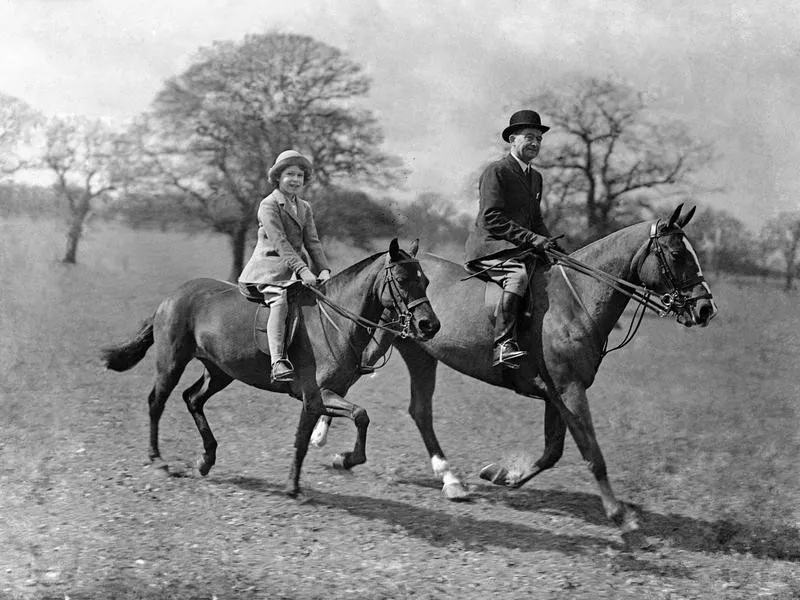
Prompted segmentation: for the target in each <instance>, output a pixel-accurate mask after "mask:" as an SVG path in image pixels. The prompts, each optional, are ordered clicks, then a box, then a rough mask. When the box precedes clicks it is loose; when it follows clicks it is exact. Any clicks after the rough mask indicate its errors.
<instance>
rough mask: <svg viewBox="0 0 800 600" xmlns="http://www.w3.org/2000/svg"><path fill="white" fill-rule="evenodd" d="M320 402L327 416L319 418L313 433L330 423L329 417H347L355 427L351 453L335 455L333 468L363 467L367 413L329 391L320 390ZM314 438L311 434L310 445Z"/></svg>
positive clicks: (365, 451) (367, 421) (365, 452)
mask: <svg viewBox="0 0 800 600" xmlns="http://www.w3.org/2000/svg"><path fill="white" fill-rule="evenodd" d="M322 401H323V403H324V404H325V411H326V412H327V413H328V415H325V416H323V417H320V419H319V421H318V423H317V425H316V427H315V428H314V433H316V432H317V430H318V429H319V427H320V424H321V423H324V422H326V419H327V422H328V423H329V422H330V419H331V416H329V415H333V416H334V417H347V418H349V419H352V421H353V423H354V424H355V426H356V443H355V446H354V447H353V451H352V452H343V453H340V454H337V455H336V456H335V457H334V459H333V466H334V467H336V468H337V469H345V470H349V469H352V468H353V467H355V466H356V465H363V464H364V463H365V462H367V428H368V427H369V416H368V415H367V411H366V410H365V409H364V408H362V407H360V406H358V405H356V404H353V403H352V402H349V401H347V400H345V399H344V398H343V397H341V396H340V395H339V394H336V393H335V392H332V391H331V390H327V389H323V390H322ZM313 440H314V438H313V434H312V438H311V443H312V445H313V443H314V441H313Z"/></svg>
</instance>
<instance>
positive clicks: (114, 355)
mask: <svg viewBox="0 0 800 600" xmlns="http://www.w3.org/2000/svg"><path fill="white" fill-rule="evenodd" d="M152 345H153V317H152V316H151V317H149V318H148V319H147V320H145V322H144V323H142V326H141V327H140V328H139V332H138V333H137V334H136V335H135V336H133V337H132V338H131V339H130V340H128V341H127V342H123V343H122V344H119V345H118V346H108V347H106V348H103V349H102V351H101V356H102V358H103V362H104V363H105V365H106V368H108V369H111V370H112V371H127V370H128V369H132V368H133V367H134V366H136V365H137V364H138V362H139V361H140V360H142V359H143V358H144V355H145V354H147V351H148V350H149V348H150V346H152Z"/></svg>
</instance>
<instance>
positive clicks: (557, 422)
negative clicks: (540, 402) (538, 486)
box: [480, 400, 567, 488]
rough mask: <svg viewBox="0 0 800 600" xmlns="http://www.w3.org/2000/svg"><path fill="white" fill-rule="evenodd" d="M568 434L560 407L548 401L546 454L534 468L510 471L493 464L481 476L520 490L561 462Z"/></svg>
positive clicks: (545, 426)
mask: <svg viewBox="0 0 800 600" xmlns="http://www.w3.org/2000/svg"><path fill="white" fill-rule="evenodd" d="M566 433H567V424H566V423H565V422H564V419H563V418H562V416H561V412H560V411H559V409H558V407H557V406H556V405H555V404H554V403H553V402H551V401H549V400H548V401H547V402H546V404H545V410H544V452H543V453H542V456H541V457H540V458H539V460H537V461H536V462H535V463H534V464H533V466H531V467H529V468H527V469H525V470H524V471H521V472H520V471H514V470H509V469H507V468H506V467H503V466H502V465H498V464H497V463H492V464H490V465H486V466H485V467H483V469H481V473H480V476H481V478H483V479H487V480H489V481H491V482H492V483H496V484H498V485H507V486H509V487H512V488H518V487H520V486H522V485H525V484H526V483H527V482H528V481H530V480H531V479H533V478H534V477H536V476H537V475H538V474H539V473H541V472H542V471H546V470H547V469H550V468H551V467H553V466H555V464H556V463H557V462H558V461H559V459H560V458H561V456H562V455H563V454H564V438H565V436H566Z"/></svg>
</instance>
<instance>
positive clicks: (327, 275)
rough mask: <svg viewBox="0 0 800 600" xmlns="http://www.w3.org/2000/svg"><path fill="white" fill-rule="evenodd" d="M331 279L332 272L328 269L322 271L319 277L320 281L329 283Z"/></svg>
mask: <svg viewBox="0 0 800 600" xmlns="http://www.w3.org/2000/svg"><path fill="white" fill-rule="evenodd" d="M330 278H331V272H330V271H329V270H328V269H322V271H320V272H319V276H318V277H317V279H319V280H320V281H328V279H330Z"/></svg>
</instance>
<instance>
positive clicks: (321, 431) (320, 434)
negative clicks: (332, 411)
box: [311, 415, 333, 448]
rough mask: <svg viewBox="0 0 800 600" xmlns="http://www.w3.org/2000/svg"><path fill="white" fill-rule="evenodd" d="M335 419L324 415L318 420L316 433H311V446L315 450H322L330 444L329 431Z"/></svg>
mask: <svg viewBox="0 0 800 600" xmlns="http://www.w3.org/2000/svg"><path fill="white" fill-rule="evenodd" d="M332 422H333V417H329V416H327V415H323V416H321V417H320V418H319V420H317V424H316V425H315V426H314V431H313V432H311V445H312V446H313V447H314V448H322V447H323V446H324V445H325V444H327V443H328V430H329V429H330V428H331V424H332Z"/></svg>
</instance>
